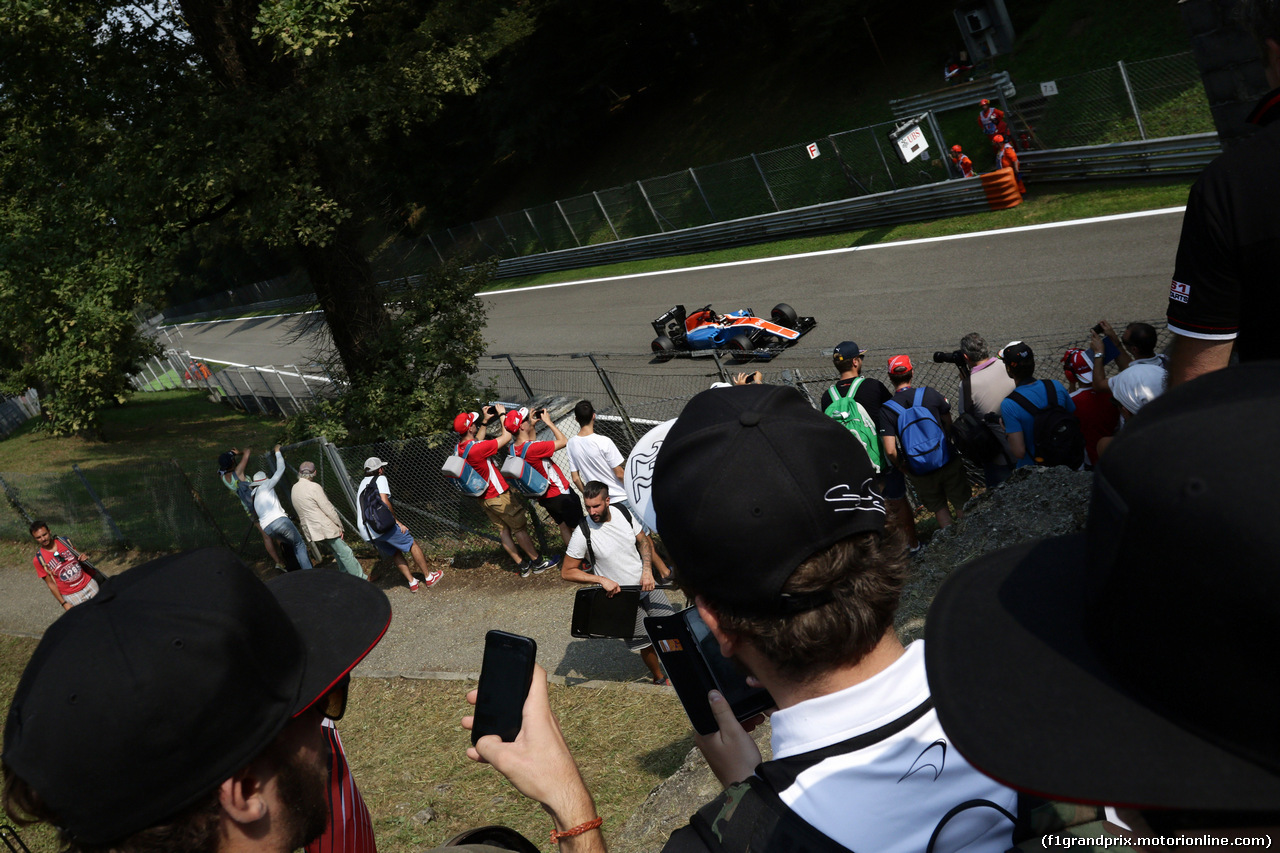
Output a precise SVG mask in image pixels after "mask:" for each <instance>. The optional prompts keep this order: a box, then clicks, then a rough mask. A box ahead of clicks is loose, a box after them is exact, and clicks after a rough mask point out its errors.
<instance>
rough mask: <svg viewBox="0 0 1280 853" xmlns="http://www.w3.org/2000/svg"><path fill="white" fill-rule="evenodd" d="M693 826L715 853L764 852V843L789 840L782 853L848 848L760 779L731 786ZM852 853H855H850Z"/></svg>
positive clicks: (700, 811) (833, 851)
mask: <svg viewBox="0 0 1280 853" xmlns="http://www.w3.org/2000/svg"><path fill="white" fill-rule="evenodd" d="M689 824H690V826H692V827H693V829H694V831H695V832H697V834H698V836H699V838H700V839H701V840H702V842H703V843H704V844H705V845H706V846H707V848H708V849H709V850H711V851H713V853H721V851H724V853H728V851H741V850H758V849H763V848H762V847H761V844H760V842H762V841H764V842H765V843H769V842H771V841H775V840H778V839H788V840H789V841H790V843H788V844H781V845H779V846H780V848H782V849H791V850H808V851H821V852H822V853H826V851H830V853H842V852H843V851H848V850H849V848H847V847H844V846H843V845H841V844H840V843H839V842H837V841H836V840H834V839H833V838H831V837H829V836H827V835H826V834H824V833H823V832H821V831H820V830H818V829H817V827H815V826H814V825H813V824H811V823H809V822H808V821H806V820H805V819H804V818H802V817H800V815H798V814H796V813H795V812H794V811H793V810H792V809H790V808H789V807H788V806H787V804H786V803H784V802H783V801H782V798H781V797H779V796H778V794H777V793H776V792H775V791H774V790H773V789H772V788H771V787H769V785H768V783H767V782H765V781H764V780H763V779H761V778H760V777H759V776H754V775H753V776H750V777H748V778H747V780H746V781H745V782H739V783H737V784H736V785H730V786H729V787H728V788H727V789H726V790H725V792H724V793H723V794H721V795H720V796H719V797H716V798H715V799H714V800H712V801H711V802H710V803H708V804H707V805H705V806H703V807H702V808H700V809H698V811H697V812H696V813H694V815H693V817H692V818H690V820H689ZM850 853H851V852H850Z"/></svg>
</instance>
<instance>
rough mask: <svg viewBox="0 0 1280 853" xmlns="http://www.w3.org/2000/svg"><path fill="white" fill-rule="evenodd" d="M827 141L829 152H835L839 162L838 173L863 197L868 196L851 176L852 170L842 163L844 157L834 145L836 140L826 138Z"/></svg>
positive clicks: (865, 189)
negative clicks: (860, 192) (829, 147)
mask: <svg viewBox="0 0 1280 853" xmlns="http://www.w3.org/2000/svg"><path fill="white" fill-rule="evenodd" d="M827 139H829V140H831V150H832V151H834V152H836V159H837V160H839V161H840V171H842V172H844V178H845V180H846V181H848V182H849V183H851V184H853V186H854V187H856V188H857V189H859V190H861V191H862V194H863V195H868V194H869V193H868V191H867V188H866V187H864V186H863V185H862V184H860V183H858V179H857V178H855V177H854V176H853V170H852V169H850V168H849V164H848V163H846V162H845V161H844V155H843V154H841V153H840V146H839V145H837V144H836V138H835V137H834V136H828V137H827Z"/></svg>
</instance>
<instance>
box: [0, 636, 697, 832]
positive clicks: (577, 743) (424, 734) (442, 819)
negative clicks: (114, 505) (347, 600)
mask: <svg viewBox="0 0 1280 853" xmlns="http://www.w3.org/2000/svg"><path fill="white" fill-rule="evenodd" d="M35 645H36V641H35V640H31V639H27V638H23V637H6V636H2V635H0V707H3V708H8V707H9V703H10V701H11V700H12V698H13V693H14V691H15V690H16V688H17V684H18V678H19V677H20V676H21V674H22V670H23V669H24V668H25V666H26V663H27V660H28V659H29V658H30V656H31V653H32V652H33V651H34V649H35ZM474 686H475V684H474V682H466V681H409V680H405V679H374V678H357V679H354V680H353V681H352V683H351V693H350V699H349V702H348V704H347V712H346V715H345V716H344V717H343V719H342V722H341V723H340V724H339V728H340V730H341V732H342V740H343V744H344V746H345V748H346V752H347V757H348V760H349V761H350V763H351V768H352V773H353V774H354V776H355V779H356V783H357V784H358V785H359V786H360V790H361V793H362V794H363V796H364V798H365V802H366V804H367V805H368V806H369V811H370V814H371V815H372V816H373V824H374V833H375V835H376V837H377V840H378V849H379V850H380V851H382V853H417V851H419V850H423V849H426V848H428V847H434V846H437V845H438V844H440V843H441V842H443V841H445V840H446V839H448V838H449V837H451V836H453V835H455V834H457V833H458V832H460V831H462V830H463V829H467V828H470V827H476V826H484V825H486V824H494V823H497V824H505V825H507V826H511V827H514V828H515V829H517V830H518V831H520V832H521V833H523V834H524V835H525V837H527V838H530V839H532V840H533V841H534V843H535V844H537V845H538V846H539V847H541V848H543V849H546V838H547V831H548V830H549V829H550V828H551V825H550V822H549V819H548V818H547V816H546V814H545V813H543V811H542V809H541V808H540V807H539V806H538V805H536V804H535V803H533V802H532V801H531V800H527V799H525V798H524V797H522V796H521V795H520V794H518V793H516V791H515V789H514V788H512V787H511V786H510V785H509V784H508V783H507V781H506V780H505V779H503V778H502V776H501V775H500V774H499V773H498V772H497V771H495V770H494V769H493V768H492V767H488V766H487V765H481V764H476V763H474V762H472V761H470V760H469V759H468V758H467V757H466V748H467V746H468V745H469V743H470V737H469V735H468V733H467V732H466V731H465V730H464V729H463V728H462V726H461V723H460V720H461V718H462V716H463V715H464V714H467V713H470V710H469V706H468V705H467V703H466V699H465V696H466V692H467V691H468V690H469V689H471V688H472V687H474ZM550 693H551V705H552V708H553V709H554V710H555V712H556V714H557V715H558V716H559V718H560V722H561V725H562V726H563V728H564V732H565V738H566V740H568V742H569V747H570V749H572V750H573V753H574V756H575V757H576V758H577V760H578V763H579V766H580V767H581V768H582V775H583V777H584V778H585V779H586V781H587V784H588V786H589V787H590V788H591V790H592V793H594V794H595V797H596V806H597V808H598V809H599V813H600V815H601V816H602V817H604V819H605V824H604V829H605V834H606V837H607V836H608V834H609V833H611V832H616V831H617V830H618V828H619V827H621V826H622V824H623V822H624V821H625V820H626V819H627V818H628V817H630V815H631V814H632V812H634V811H635V810H636V808H638V807H639V805H640V804H641V803H642V802H643V801H644V799H645V797H646V796H647V795H648V793H649V791H650V790H651V789H652V788H653V787H654V786H655V785H657V784H658V783H660V782H661V781H662V780H663V779H665V778H666V777H667V776H669V775H671V774H672V773H673V772H675V770H676V768H677V767H679V766H680V762H681V761H682V760H683V759H684V756H685V754H686V753H687V752H688V751H689V750H690V749H691V748H692V746H693V738H692V735H691V734H690V732H689V727H688V725H687V722H686V720H685V718H684V713H683V711H681V709H680V704H679V702H678V701H677V700H676V698H675V696H674V694H671V693H668V692H658V691H639V690H628V689H625V688H622V687H618V688H604V689H584V688H572V687H560V686H556V685H552V686H551V691H550ZM620 731H623V732H627V736H626V737H625V738H623V737H618V736H617V735H618V732H620ZM428 808H429V809H431V810H432V811H434V813H435V816H434V818H433V819H432V820H430V821H429V822H423V821H422V817H425V815H423V812H424V810H426V809H428ZM20 831H21V833H22V836H23V840H25V841H26V842H27V845H28V846H29V847H30V848H31V849H32V850H36V851H38V850H53V849H55V846H56V843H55V839H54V833H53V832H52V830H50V829H49V828H48V827H44V826H37V827H30V828H26V829H22V830H20Z"/></svg>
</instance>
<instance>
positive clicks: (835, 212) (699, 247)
mask: <svg viewBox="0 0 1280 853" xmlns="http://www.w3.org/2000/svg"><path fill="white" fill-rule="evenodd" d="M988 209H990V208H989V205H988V202H987V195H986V192H985V190H984V189H983V186H982V182H981V181H978V180H972V179H955V180H950V181H942V182H940V183H936V184H927V185H925V186H922V187H912V188H910V189H905V190H897V191H894V192H885V193H877V194H875V195H867V196H860V197H858V198H853V199H846V200H844V201H833V202H827V203H826V204H815V205H813V206H811V207H802V208H799V209H796V210H785V211H783V212H781V213H768V214H762V215H760V216H750V217H746V218H744V219H735V220H731V221H729V222H717V223H714V224H712V225H703V226H701V227H698V228H686V229H684V230H682V231H672V232H668V233H666V234H651V235H649V236H647V237H632V238H631V239H629V240H618V241H616V242H612V243H600V244H598V245H594V246H584V247H582V248H581V249H562V250H560V251H558V252H547V253H545V254H541V255H532V256H529V257H524V258H507V259H504V260H501V261H499V262H498V271H497V274H496V277H497V278H505V277H508V276H517V275H531V274H534V273H539V272H548V271H551V270H563V269H575V268H577V267H587V266H594V265H596V264H604V263H617V262H618V261H627V260H636V259H640V258H657V257H663V256H666V255H681V254H685V253H688V252H697V251H705V250H711V249H720V248H725V247H727V246H740V245H745V244H748V243H761V242H765V241H767V240H775V239H779V238H783V237H797V236H802V235H807V234H823V233H829V232H832V231H845V230H849V229H853V228H861V227H869V226H878V225H892V224H897V223H901V222H916V221H919V220H922V219H935V218H938V217H943V216H954V215H956V214H961V213H974V212H977V211H981V210H988Z"/></svg>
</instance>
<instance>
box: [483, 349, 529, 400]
mask: <svg viewBox="0 0 1280 853" xmlns="http://www.w3.org/2000/svg"><path fill="white" fill-rule="evenodd" d="M489 358H495V359H496V358H505V359H506V360H507V364H509V365H511V372H512V373H513V374H515V377H516V381H517V382H519V383H520V390H521V391H523V392H524V395H525V397H527V398H528V399H530V400H532V399H533V389H532V388H530V387H529V383H528V382H526V381H525V378H524V373H522V372H521V370H520V368H518V367H516V362H515V359H513V358H512V357H511V355H510V354H509V353H505V352H504V353H502V354H500V355H491V356H489Z"/></svg>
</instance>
